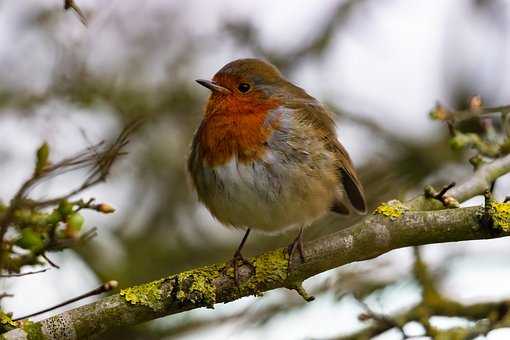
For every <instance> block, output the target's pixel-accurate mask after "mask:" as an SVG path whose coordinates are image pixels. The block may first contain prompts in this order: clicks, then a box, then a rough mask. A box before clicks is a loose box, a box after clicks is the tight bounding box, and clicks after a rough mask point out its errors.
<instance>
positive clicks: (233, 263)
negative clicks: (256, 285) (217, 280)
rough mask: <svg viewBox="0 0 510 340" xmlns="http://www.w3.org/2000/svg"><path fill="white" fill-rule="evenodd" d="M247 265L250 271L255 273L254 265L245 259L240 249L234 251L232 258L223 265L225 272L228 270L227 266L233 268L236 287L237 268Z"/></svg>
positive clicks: (237, 279)
mask: <svg viewBox="0 0 510 340" xmlns="http://www.w3.org/2000/svg"><path fill="white" fill-rule="evenodd" d="M243 265H245V266H247V267H248V268H250V271H251V272H252V273H255V266H254V265H253V264H252V263H251V262H250V261H248V260H246V259H245V258H244V257H243V255H242V254H241V252H240V251H236V252H235V254H234V256H233V257H232V259H231V260H230V261H229V262H228V265H227V266H225V269H224V270H225V272H228V270H229V268H232V269H233V270H234V282H235V284H236V286H237V287H239V283H240V282H239V269H240V268H241V267H242V266H243Z"/></svg>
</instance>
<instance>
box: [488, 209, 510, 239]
mask: <svg viewBox="0 0 510 340" xmlns="http://www.w3.org/2000/svg"><path fill="white" fill-rule="evenodd" d="M489 211H490V214H491V217H492V221H493V222H494V227H495V228H497V229H501V230H503V231H505V232H509V231H510V203H500V202H495V201H491V202H490V206H489Z"/></svg>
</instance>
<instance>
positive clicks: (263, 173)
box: [196, 153, 338, 233]
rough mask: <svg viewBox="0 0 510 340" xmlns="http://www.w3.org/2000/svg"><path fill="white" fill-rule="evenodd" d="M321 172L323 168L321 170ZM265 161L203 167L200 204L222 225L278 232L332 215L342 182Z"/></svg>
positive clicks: (268, 158) (317, 172)
mask: <svg viewBox="0 0 510 340" xmlns="http://www.w3.org/2000/svg"><path fill="white" fill-rule="evenodd" d="M319 169H320V168H319ZM312 170H313V171H310V169H309V168H307V167H305V166H299V165H296V164H290V163H285V162H283V163H282V162H276V161H275V156H274V155H272V154H271V153H268V155H266V157H265V160H263V161H254V162H249V163H244V164H241V163H239V162H238V161H237V159H235V158H233V159H232V160H231V161H229V162H228V163H226V164H224V165H221V166H216V167H213V168H209V167H206V166H204V167H200V169H199V170H198V171H200V172H201V174H200V175H199V176H198V178H197V180H196V185H197V191H198V194H199V197H200V200H201V201H203V202H204V203H205V205H206V206H207V207H208V208H209V210H210V211H211V213H212V214H213V215H214V216H215V217H216V218H217V219H218V220H219V221H221V222H223V223H224V224H227V225H231V226H234V227H242V228H254V229H258V230H261V231H265V232H269V233H275V232H280V231H283V230H286V229H289V228H292V227H299V226H306V225H308V224H310V223H311V222H313V221H314V220H315V219H317V218H319V217H320V216H322V215H323V214H324V213H326V212H327V211H329V209H330V207H331V203H332V201H333V199H334V195H335V193H338V188H336V186H337V183H336V180H335V178H331V176H328V175H327V174H326V173H322V172H321V171H320V170H318V169H317V168H315V169H312Z"/></svg>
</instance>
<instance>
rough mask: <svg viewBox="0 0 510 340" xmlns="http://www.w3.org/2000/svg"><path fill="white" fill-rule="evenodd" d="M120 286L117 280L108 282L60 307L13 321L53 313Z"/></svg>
mask: <svg viewBox="0 0 510 340" xmlns="http://www.w3.org/2000/svg"><path fill="white" fill-rule="evenodd" d="M118 285H119V283H118V282H117V281H115V280H111V281H108V282H106V283H104V284H102V285H101V286H99V287H97V288H96V289H93V290H91V291H90V292H87V293H85V294H81V295H79V296H77V297H74V298H72V299H69V300H67V301H64V302H62V303H59V304H58V305H55V306H52V307H48V308H46V309H43V310H41V311H39V312H35V313H32V314H29V315H25V316H23V317H20V318H16V319H13V321H18V320H23V319H28V318H31V317H33V316H36V315H40V314H43V313H46V312H49V311H52V310H54V309H57V308H59V307H62V306H65V305H68V304H70V303H73V302H76V301H79V300H82V299H85V298H88V297H90V296H94V295H98V294H101V293H105V292H109V291H110V290H112V289H115V288H117V286H118Z"/></svg>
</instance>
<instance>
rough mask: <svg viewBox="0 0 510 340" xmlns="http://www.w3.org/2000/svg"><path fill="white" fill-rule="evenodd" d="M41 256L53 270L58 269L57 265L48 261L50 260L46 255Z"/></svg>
mask: <svg viewBox="0 0 510 340" xmlns="http://www.w3.org/2000/svg"><path fill="white" fill-rule="evenodd" d="M41 256H42V257H43V259H45V260H46V262H48V264H49V265H50V266H52V267H53V268H56V269H60V266H59V265H57V264H56V263H55V262H53V261H52V260H50V258H49V257H48V255H46V254H45V253H43V254H42V255H41Z"/></svg>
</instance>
